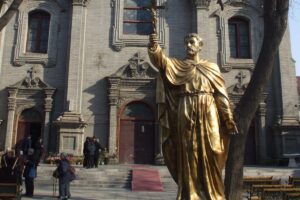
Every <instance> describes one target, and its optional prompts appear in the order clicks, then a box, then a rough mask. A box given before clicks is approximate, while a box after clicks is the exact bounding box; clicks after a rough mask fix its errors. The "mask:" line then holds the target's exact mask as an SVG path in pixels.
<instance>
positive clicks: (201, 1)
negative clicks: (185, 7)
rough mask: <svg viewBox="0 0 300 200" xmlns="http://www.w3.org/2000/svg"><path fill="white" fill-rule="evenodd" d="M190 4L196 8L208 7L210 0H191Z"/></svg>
mask: <svg viewBox="0 0 300 200" xmlns="http://www.w3.org/2000/svg"><path fill="white" fill-rule="evenodd" d="M191 1H192V5H193V6H195V7H196V8H198V9H208V7H209V5H210V2H211V0H191Z"/></svg>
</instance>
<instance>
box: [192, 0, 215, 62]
mask: <svg viewBox="0 0 300 200" xmlns="http://www.w3.org/2000/svg"><path fill="white" fill-rule="evenodd" d="M210 2H211V0H192V6H193V8H194V9H193V18H192V19H193V22H192V23H193V24H192V26H193V27H194V29H193V32H196V33H198V35H199V36H200V37H201V38H202V39H203V40H204V43H205V45H204V46H203V50H202V51H201V56H203V57H204V58H209V57H210V56H209V53H210V51H209V50H208V49H209V44H207V42H208V41H209V38H210V37H209V34H210V30H209V27H208V26H207V25H208V22H207V20H208V19H209V17H208V14H209V13H208V9H209V6H210Z"/></svg>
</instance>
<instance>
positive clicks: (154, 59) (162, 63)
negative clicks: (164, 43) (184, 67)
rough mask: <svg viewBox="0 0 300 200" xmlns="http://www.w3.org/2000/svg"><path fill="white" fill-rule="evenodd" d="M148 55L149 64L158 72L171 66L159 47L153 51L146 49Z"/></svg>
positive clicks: (169, 60)
mask: <svg viewBox="0 0 300 200" xmlns="http://www.w3.org/2000/svg"><path fill="white" fill-rule="evenodd" d="M148 54H149V58H150V61H151V63H152V64H153V65H154V66H155V67H156V68H158V69H159V70H165V69H166V68H167V67H170V66H172V65H173V63H172V61H171V59H170V58H168V57H167V56H166V55H165V54H164V53H163V51H162V49H161V47H160V46H159V45H157V46H156V48H155V49H150V48H148Z"/></svg>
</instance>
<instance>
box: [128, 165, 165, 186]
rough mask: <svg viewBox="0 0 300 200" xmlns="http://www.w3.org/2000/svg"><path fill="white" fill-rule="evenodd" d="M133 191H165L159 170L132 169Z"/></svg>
mask: <svg viewBox="0 0 300 200" xmlns="http://www.w3.org/2000/svg"><path fill="white" fill-rule="evenodd" d="M131 189H132V191H163V190H164V189H163V186H162V183H161V180H160V175H159V172H158V170H156V169H149V168H136V167H134V168H133V169H132V181H131Z"/></svg>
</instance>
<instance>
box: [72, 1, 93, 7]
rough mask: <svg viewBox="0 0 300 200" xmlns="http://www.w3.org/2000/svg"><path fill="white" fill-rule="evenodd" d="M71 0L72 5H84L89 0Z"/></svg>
mask: <svg viewBox="0 0 300 200" xmlns="http://www.w3.org/2000/svg"><path fill="white" fill-rule="evenodd" d="M72 1H73V3H72V5H73V6H84V7H86V6H87V5H88V4H89V3H90V1H91V0H72Z"/></svg>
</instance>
